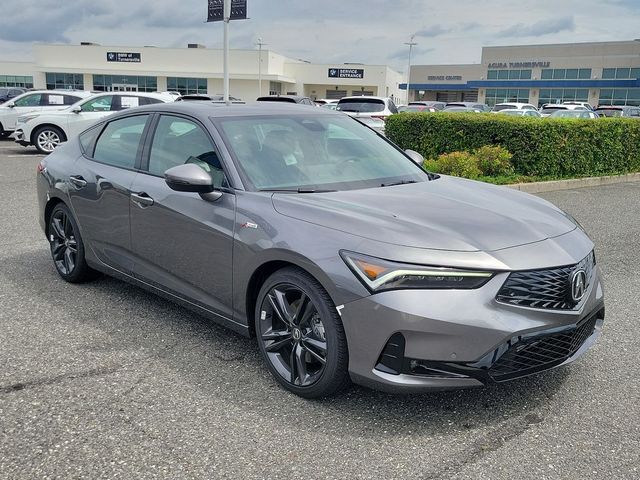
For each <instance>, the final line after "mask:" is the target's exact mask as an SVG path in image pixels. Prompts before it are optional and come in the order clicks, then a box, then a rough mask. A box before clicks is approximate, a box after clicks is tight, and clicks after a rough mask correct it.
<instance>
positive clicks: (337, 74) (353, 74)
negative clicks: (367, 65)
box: [329, 68, 364, 78]
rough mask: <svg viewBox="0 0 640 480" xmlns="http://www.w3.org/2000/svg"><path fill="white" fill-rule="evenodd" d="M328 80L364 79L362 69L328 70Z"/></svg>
mask: <svg viewBox="0 0 640 480" xmlns="http://www.w3.org/2000/svg"><path fill="white" fill-rule="evenodd" d="M329 78H364V69H363V68H330V69H329Z"/></svg>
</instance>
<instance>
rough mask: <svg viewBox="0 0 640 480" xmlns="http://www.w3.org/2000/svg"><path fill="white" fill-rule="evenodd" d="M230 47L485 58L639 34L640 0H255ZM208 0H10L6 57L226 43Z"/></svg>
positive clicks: (391, 60) (308, 54)
mask: <svg viewBox="0 0 640 480" xmlns="http://www.w3.org/2000/svg"><path fill="white" fill-rule="evenodd" d="M247 3H248V11H249V17H250V18H249V19H248V20H241V21H234V22H232V23H231V26H230V32H231V48H256V47H255V43H256V42H257V40H258V38H262V39H263V42H264V43H266V44H267V46H266V47H264V48H268V49H271V50H274V51H276V52H278V53H281V54H284V55H286V56H289V57H291V58H297V59H302V60H308V61H310V62H313V63H335V64H339V63H344V62H354V63H366V64H385V65H390V66H391V67H393V68H395V69H397V70H398V71H403V70H406V65H407V56H408V55H407V54H408V47H407V46H406V45H404V43H405V42H408V41H409V38H410V36H411V35H412V34H415V38H414V41H415V42H417V44H418V45H416V46H415V47H414V49H413V56H412V64H414V65H415V64H456V63H479V62H480V54H481V49H482V47H483V46H491V45H526V44H539V43H563V42H587V41H612V40H632V39H634V38H639V37H640V31H639V30H638V25H639V24H640V22H639V21H640V0H535V1H533V0H517V1H516V0H449V1H442V0H393V1H392V0H316V1H312V0H247ZM206 12H207V0H181V1H179V2H176V1H175V0H154V1H144V2H143V1H136V0H100V1H96V0H74V1H65V2H60V0H28V1H26V2H17V1H14V2H9V5H3V14H2V16H1V17H0V61H7V60H11V61H31V60H32V45H33V43H38V42H39V43H72V44H77V43H79V42H81V41H90V42H95V43H99V44H102V45H110V46H143V45H155V46H157V47H186V45H187V43H201V44H204V45H206V46H208V47H211V48H221V46H222V24H221V23H210V24H207V23H205V20H206Z"/></svg>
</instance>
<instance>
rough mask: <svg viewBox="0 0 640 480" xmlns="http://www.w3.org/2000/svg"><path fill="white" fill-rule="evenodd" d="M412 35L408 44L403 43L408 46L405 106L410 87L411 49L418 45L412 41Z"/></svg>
mask: <svg viewBox="0 0 640 480" xmlns="http://www.w3.org/2000/svg"><path fill="white" fill-rule="evenodd" d="M414 37H415V34H414V35H411V38H409V41H408V42H404V44H405V45H409V68H407V105H409V87H410V86H411V49H412V48H413V46H414V45H418V44H417V43H416V42H414V41H413V38H414Z"/></svg>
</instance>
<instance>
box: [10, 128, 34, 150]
mask: <svg viewBox="0 0 640 480" xmlns="http://www.w3.org/2000/svg"><path fill="white" fill-rule="evenodd" d="M11 138H13V140H14V141H15V142H16V143H19V144H20V145H22V146H23V147H28V146H29V145H31V142H29V141H27V140H26V139H25V135H24V132H23V131H22V130H20V129H18V130H16V131H14V132H13V133H12V134H11Z"/></svg>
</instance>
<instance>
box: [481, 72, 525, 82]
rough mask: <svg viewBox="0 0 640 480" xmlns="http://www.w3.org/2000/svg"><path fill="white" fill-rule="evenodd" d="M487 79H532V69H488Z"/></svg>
mask: <svg viewBox="0 0 640 480" xmlns="http://www.w3.org/2000/svg"><path fill="white" fill-rule="evenodd" d="M487 80H531V70H487Z"/></svg>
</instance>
